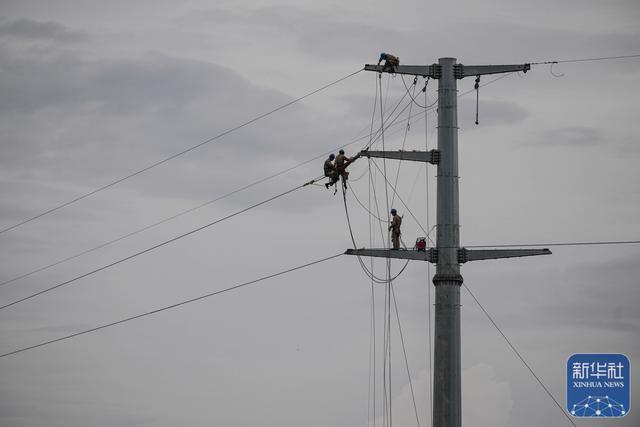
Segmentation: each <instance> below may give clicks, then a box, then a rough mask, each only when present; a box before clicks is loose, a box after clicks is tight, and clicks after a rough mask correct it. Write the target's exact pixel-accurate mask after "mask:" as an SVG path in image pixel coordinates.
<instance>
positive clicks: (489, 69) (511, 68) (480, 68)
mask: <svg viewBox="0 0 640 427" xmlns="http://www.w3.org/2000/svg"><path fill="white" fill-rule="evenodd" d="M530 69H531V64H519V65H463V64H456V65H454V66H453V73H454V75H455V77H456V79H463V78H465V77H469V76H481V75H484V74H500V73H514V72H516V71H522V72H524V73H526V72H527V71H529V70H530Z"/></svg>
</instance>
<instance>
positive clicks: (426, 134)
mask: <svg viewBox="0 0 640 427" xmlns="http://www.w3.org/2000/svg"><path fill="white" fill-rule="evenodd" d="M426 88H427V86H426V83H425V91H424V105H429V104H428V102H427V91H426ZM436 102H437V101H436ZM424 112H425V114H424V149H425V151H427V152H428V151H429V122H428V120H429V119H428V114H427V109H426V108H425V110H424ZM424 171H425V181H426V182H425V187H426V193H427V206H426V211H427V212H426V221H427V229H428V230H429V232H431V228H430V225H431V222H430V218H429V215H430V212H429V210H430V206H429V164H428V163H425V164H424ZM425 237H428V236H425ZM434 246H435V245H434ZM427 328H428V331H429V332H428V339H429V342H428V346H427V347H428V350H429V353H428V354H429V357H428V359H429V424H432V423H433V378H432V376H433V373H432V371H433V367H432V363H433V362H432V349H431V342H432V337H431V263H430V262H428V263H427Z"/></svg>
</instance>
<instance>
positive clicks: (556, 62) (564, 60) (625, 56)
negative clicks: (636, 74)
mask: <svg viewBox="0 0 640 427" xmlns="http://www.w3.org/2000/svg"><path fill="white" fill-rule="evenodd" d="M629 58H640V54H637V55H620V56H602V57H598V58H580V59H560V60H557V61H542V62H531V63H530V64H531V65H543V64H562V63H567V62H592V61H609V60H613V59H629Z"/></svg>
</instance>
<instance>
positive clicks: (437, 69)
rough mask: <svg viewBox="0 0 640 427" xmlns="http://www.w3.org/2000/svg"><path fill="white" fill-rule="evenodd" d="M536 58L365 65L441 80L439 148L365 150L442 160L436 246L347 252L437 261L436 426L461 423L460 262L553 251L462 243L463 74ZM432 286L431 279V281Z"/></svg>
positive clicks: (512, 69) (491, 70) (522, 68)
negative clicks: (484, 62)
mask: <svg viewBox="0 0 640 427" xmlns="http://www.w3.org/2000/svg"><path fill="white" fill-rule="evenodd" d="M529 69H530V64H521V65H473V66H468V65H462V64H457V63H456V59H455V58H440V59H439V61H438V64H433V65H426V66H423V65H398V66H396V67H388V66H386V65H385V66H382V65H365V70H368V71H375V72H378V73H383V72H387V73H394V74H408V75H413V76H422V77H425V78H426V77H431V78H433V79H437V80H438V149H437V150H431V151H429V152H419V151H411V152H407V151H395V152H392V151H362V152H361V155H363V156H367V157H381V158H387V159H397V160H410V161H421V162H428V163H431V164H434V165H437V166H438V174H437V185H438V194H437V217H438V218H437V221H438V224H437V237H436V239H437V240H436V247H435V248H430V249H428V250H427V251H417V250H406V251H405V250H390V249H349V250H347V251H346V254H349V255H359V256H373V257H382V258H400V259H412V260H423V261H428V262H432V263H434V264H436V274H435V276H434V277H433V284H434V285H435V288H436V292H435V294H436V296H435V298H436V300H435V339H434V341H435V342H434V382H433V426H434V427H461V425H462V403H461V388H462V385H461V373H460V365H461V363H460V360H461V354H460V286H461V285H462V276H461V274H460V264H462V263H465V262H467V261H475V260H484V259H496V258H512V257H522V256H532V255H547V254H551V251H550V250H549V249H546V248H545V249H486V250H470V249H465V248H461V247H460V220H459V217H460V215H459V200H458V199H459V197H458V107H457V102H458V94H457V80H458V79H462V78H465V77H469V76H474V77H476V76H480V75H484V74H498V73H510V72H515V71H523V72H525V73H526V72H527V71H528V70H529ZM427 286H429V285H427Z"/></svg>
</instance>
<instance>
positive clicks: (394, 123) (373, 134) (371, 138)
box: [0, 75, 505, 286]
mask: <svg viewBox="0 0 640 427" xmlns="http://www.w3.org/2000/svg"><path fill="white" fill-rule="evenodd" d="M504 77H505V76H504V75H503V76H500V77H498V78H497V79H494V80H491V81H489V82H487V83H485V84H483V85H482V86H486V85H489V84H491V83H493V82H495V81H497V80H500V79H502V78H504ZM376 88H377V81H376ZM471 92H472V91H467V92H463V93H461V94H460V95H459V96H464V95H467V94H468V93H471ZM402 99H404V98H402ZM402 99H401V100H400V102H398V104H396V107H395V108H394V109H393V110H392V113H393V112H395V110H396V109H397V108H398V107H399V105H400V103H401V102H402ZM406 108H408V105H407V106H406V107H404V108H403V109H402V110H401V112H400V113H399V114H397V115H396V117H395V118H394V119H393V120H392V121H391V122H389V124H387V125H386V126H387V128H390V127H394V126H398V125H399V124H400V123H398V122H397V119H398V118H399V116H400V114H401V113H402V112H404V110H405V109H406ZM429 111H433V109H429ZM374 114H375V111H374ZM423 114H426V112H425V111H421V112H420V113H416V114H414V115H412V116H411V118H412V119H413V118H419V117H420V116H422V115H423ZM390 118H391V116H390V115H389V116H388V117H387V119H386V120H389V119H390ZM372 120H373V117H372ZM372 123H373V122H372ZM379 138H380V130H379V129H378V130H377V131H376V132H373V130H371V131H370V133H369V134H368V135H364V136H361V137H358V138H356V139H354V140H353V141H351V142H348V143H347V144H344V145H342V146H340V147H337V149H339V148H345V147H348V146H350V145H353V144H355V143H357V142H359V141H362V140H365V139H369V143H368V144H367V145H366V147H370V146H371V145H372V144H373V143H374V142H375V141H377V140H378V139H379ZM333 151H335V150H332V151H329V152H326V153H323V154H321V155H319V156H316V157H313V158H311V159H309V160H306V161H304V162H301V163H299V164H297V165H294V166H291V167H289V168H287V169H284V170H282V171H280V172H277V173H275V174H272V175H269V176H267V177H264V178H261V179H259V180H257V181H254V182H252V183H250V184H247V185H245V186H243V187H240V188H238V189H236V190H233V191H231V192H229V193H226V194H224V195H222V196H219V197H217V198H215V199H213V200H209V201H207V202H205V203H202V204H200V205H198V206H195V207H192V208H189V209H187V210H184V211H182V212H179V213H177V214H175V215H172V216H170V217H168V218H165V219H162V220H160V221H158V222H155V223H153V224H150V225H147V226H144V227H142V228H140V229H137V230H134V231H132V232H130V233H127V234H125V235H122V236H120V237H117V238H115V239H112V240H110V241H107V242H105V243H101V244H99V245H97V246H94V247H92V248H90V249H86V250H83V251H81V252H79V253H76V254H74V255H71V256H68V257H66V258H63V259H61V260H58V261H55V262H53V263H51V264H48V265H45V266H43V267H39V268H37V269H34V270H32V271H29V272H27V273H23V274H21V275H19V276H16V277H13V278H11V279H8V280H5V281H3V282H0V286H4V285H7V284H9V283H12V282H15V281H17V280H20V279H23V278H26V277H28V276H31V275H33V274H35V273H39V272H41V271H44V270H47V269H49V268H52V267H55V266H57V265H60V264H62V263H65V262H67V261H71V260H73V259H76V258H78V257H80V256H82V255H85V254H87V253H90V252H94V251H96V250H98V249H101V248H104V247H106V246H109V245H111V244H114V243H116V242H119V241H121V240H124V239H126V238H128V237H131V236H134V235H136V234H139V233H141V232H143V231H146V230H149V229H151V228H154V227H156V226H158V225H161V224H164V223H166V222H168V221H170V220H172V219H175V218H178V217H180V216H182V215H186V214H188V213H190V212H193V211H195V210H197V209H200V208H203V207H205V206H208V205H210V204H212V203H214V202H217V201H219V200H222V199H225V198H227V197H230V196H232V195H234V194H237V193H239V192H241V191H244V190H247V189H249V188H251V187H254V186H256V185H258V184H261V183H263V182H266V181H268V180H271V179H273V178H276V177H278V176H280V175H283V174H285V173H287V172H290V171H292V170H294V169H296V168H298V167H301V166H303V165H306V164H308V163H310V162H312V161H315V160H317V159H319V158H322V157H323V156H326V155H328V154H330V153H331V152H333Z"/></svg>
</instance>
